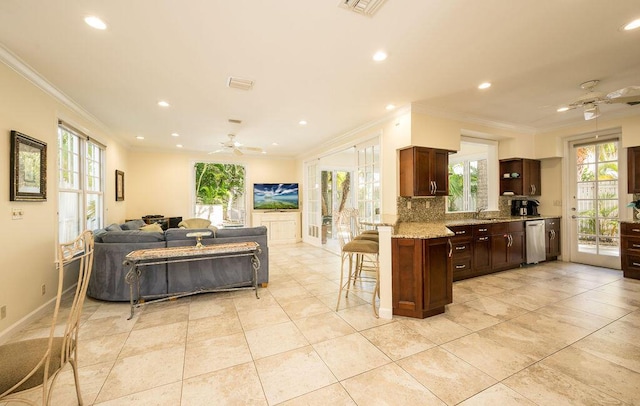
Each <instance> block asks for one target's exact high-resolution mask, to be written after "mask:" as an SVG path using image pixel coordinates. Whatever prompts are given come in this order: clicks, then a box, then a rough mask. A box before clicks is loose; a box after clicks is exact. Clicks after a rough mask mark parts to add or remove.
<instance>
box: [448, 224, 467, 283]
mask: <svg viewBox="0 0 640 406" xmlns="http://www.w3.org/2000/svg"><path fill="white" fill-rule="evenodd" d="M449 229H450V230H451V231H453V233H454V234H455V236H453V237H451V245H452V249H451V268H452V270H453V280H454V281H457V280H460V279H464V278H465V277H468V276H469V275H471V272H472V268H471V267H472V265H471V262H472V258H473V234H472V227H471V226H470V225H466V226H454V227H449Z"/></svg>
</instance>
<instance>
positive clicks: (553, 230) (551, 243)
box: [544, 218, 560, 261]
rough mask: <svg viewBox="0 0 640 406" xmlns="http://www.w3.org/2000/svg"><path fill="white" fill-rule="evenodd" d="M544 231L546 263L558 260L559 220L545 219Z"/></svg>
mask: <svg viewBox="0 0 640 406" xmlns="http://www.w3.org/2000/svg"><path fill="white" fill-rule="evenodd" d="M544 231H545V250H546V259H547V261H552V260H555V259H558V255H560V219H559V218H552V219H546V220H545V221H544Z"/></svg>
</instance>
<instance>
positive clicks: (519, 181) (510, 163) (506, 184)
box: [500, 158, 542, 196]
mask: <svg viewBox="0 0 640 406" xmlns="http://www.w3.org/2000/svg"><path fill="white" fill-rule="evenodd" d="M514 173H516V174H518V177H511V176H510V177H508V178H505V177H504V175H505V174H509V175H511V174H514ZM504 192H513V193H514V194H515V195H519V196H540V195H541V194H542V185H541V175H540V161H539V160H537V159H522V158H513V159H501V160H500V194H501V195H502V194H504Z"/></svg>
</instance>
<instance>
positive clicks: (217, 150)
mask: <svg viewBox="0 0 640 406" xmlns="http://www.w3.org/2000/svg"><path fill="white" fill-rule="evenodd" d="M222 151H224V150H223V149H216V150H215V151H211V152H209V155H211V154H217V153H218V152H222Z"/></svg>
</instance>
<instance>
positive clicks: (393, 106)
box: [385, 104, 396, 110]
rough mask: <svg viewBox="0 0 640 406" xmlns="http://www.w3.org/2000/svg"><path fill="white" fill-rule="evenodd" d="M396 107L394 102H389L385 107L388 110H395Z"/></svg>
mask: <svg viewBox="0 0 640 406" xmlns="http://www.w3.org/2000/svg"><path fill="white" fill-rule="evenodd" d="M395 108H396V106H395V105H394V104H387V106H386V107H385V109H387V110H393V109H395Z"/></svg>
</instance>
